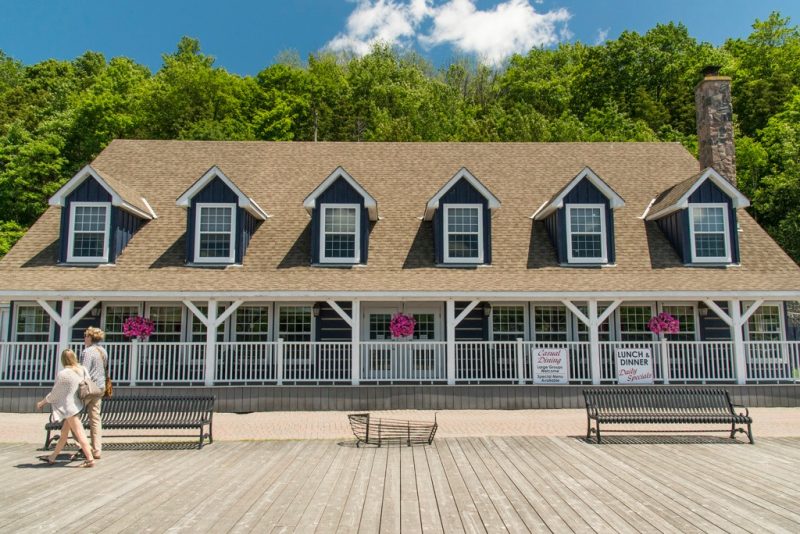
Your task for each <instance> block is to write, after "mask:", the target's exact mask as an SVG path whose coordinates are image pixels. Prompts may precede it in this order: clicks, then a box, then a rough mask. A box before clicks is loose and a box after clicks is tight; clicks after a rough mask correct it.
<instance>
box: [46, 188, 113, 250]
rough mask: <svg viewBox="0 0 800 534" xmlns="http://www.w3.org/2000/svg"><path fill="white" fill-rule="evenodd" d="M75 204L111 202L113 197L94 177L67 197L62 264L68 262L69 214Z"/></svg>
mask: <svg viewBox="0 0 800 534" xmlns="http://www.w3.org/2000/svg"><path fill="white" fill-rule="evenodd" d="M73 202H111V195H110V194H109V193H108V191H106V190H105V188H104V187H103V186H101V185H100V184H99V183H97V180H95V179H94V178H92V177H89V178H87V179H86V180H84V181H83V182H82V183H81V184H80V185H79V186H78V187H76V188H75V189H74V190H73V191H72V192H71V193H70V194H69V195H67V198H66V199H65V202H64V207H63V208H61V240H60V241H59V254H58V259H59V261H60V262H62V263H65V262H66V261H67V247H68V246H69V213H70V206H71V205H72V203H73ZM112 212H113V209H112ZM112 217H113V215H112ZM112 241H113V239H112ZM109 259H110V258H109Z"/></svg>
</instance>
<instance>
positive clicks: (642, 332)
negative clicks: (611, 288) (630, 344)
mask: <svg viewBox="0 0 800 534" xmlns="http://www.w3.org/2000/svg"><path fill="white" fill-rule="evenodd" d="M653 314H654V308H653V305H652V304H629V305H623V306H620V307H619V308H617V319H618V321H619V339H620V341H653V340H654V339H655V336H654V334H653V333H652V332H651V331H650V329H649V328H647V323H648V322H650V319H652V318H653Z"/></svg>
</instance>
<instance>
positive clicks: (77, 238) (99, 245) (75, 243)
mask: <svg viewBox="0 0 800 534" xmlns="http://www.w3.org/2000/svg"><path fill="white" fill-rule="evenodd" d="M105 235H106V234H105V232H103V233H101V234H98V233H78V232H75V233H74V234H73V235H72V255H73V256H75V257H76V258H100V257H103V255H104V245H105Z"/></svg>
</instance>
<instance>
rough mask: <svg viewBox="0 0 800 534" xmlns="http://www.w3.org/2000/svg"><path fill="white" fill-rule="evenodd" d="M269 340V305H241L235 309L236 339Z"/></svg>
mask: <svg viewBox="0 0 800 534" xmlns="http://www.w3.org/2000/svg"><path fill="white" fill-rule="evenodd" d="M268 340H269V307H268V306H247V307H245V306H241V307H239V309H237V310H236V341H268Z"/></svg>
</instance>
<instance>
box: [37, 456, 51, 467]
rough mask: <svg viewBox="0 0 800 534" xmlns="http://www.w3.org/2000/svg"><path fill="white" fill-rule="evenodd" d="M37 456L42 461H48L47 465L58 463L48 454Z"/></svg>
mask: <svg viewBox="0 0 800 534" xmlns="http://www.w3.org/2000/svg"><path fill="white" fill-rule="evenodd" d="M37 458H38V459H39V460H40V461H42V462H46V463H47V465H53V464H55V463H56V461H55V460H54V459H52V458H50V456H49V455H47V454H43V455H42V456H37Z"/></svg>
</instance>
